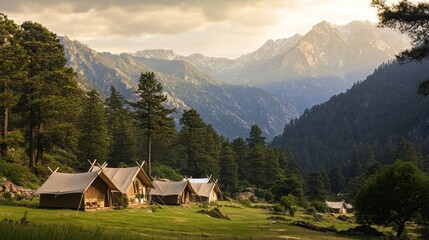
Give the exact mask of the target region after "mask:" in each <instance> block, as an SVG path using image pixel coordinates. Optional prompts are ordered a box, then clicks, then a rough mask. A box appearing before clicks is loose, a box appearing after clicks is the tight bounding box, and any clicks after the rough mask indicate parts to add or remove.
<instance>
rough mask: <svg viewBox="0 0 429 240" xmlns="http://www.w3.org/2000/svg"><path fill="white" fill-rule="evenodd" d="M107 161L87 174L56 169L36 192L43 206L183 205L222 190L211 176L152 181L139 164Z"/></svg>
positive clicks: (205, 199) (204, 199)
mask: <svg viewBox="0 0 429 240" xmlns="http://www.w3.org/2000/svg"><path fill="white" fill-rule="evenodd" d="M106 166H107V164H103V165H101V166H100V165H98V166H95V162H94V163H92V164H91V167H90V169H89V170H88V172H86V173H60V172H57V171H58V169H57V170H55V171H52V174H51V175H50V176H49V178H48V179H47V180H46V181H45V183H43V185H42V186H41V187H40V188H39V189H38V190H37V191H36V193H35V195H39V196H40V200H39V206H40V207H42V208H72V209H80V210H90V209H100V208H106V207H111V206H115V205H123V204H124V202H125V203H127V204H147V203H149V201H150V200H151V201H152V202H155V203H159V204H169V205H180V204H183V203H187V202H191V201H197V202H207V203H212V202H214V201H217V199H218V198H219V195H220V189H219V186H218V184H217V181H215V182H211V181H210V178H200V179H195V178H194V179H193V178H184V179H183V181H170V180H168V179H155V180H154V181H151V180H150V178H149V177H148V176H147V174H146V173H145V171H144V169H143V164H138V166H136V167H127V168H108V167H106Z"/></svg>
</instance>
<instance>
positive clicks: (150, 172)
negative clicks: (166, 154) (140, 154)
mask: <svg viewBox="0 0 429 240" xmlns="http://www.w3.org/2000/svg"><path fill="white" fill-rule="evenodd" d="M151 155H152V136H151V134H150V133H149V134H148V135H147V163H148V164H147V166H148V167H147V171H148V175H149V177H150V176H151V175H152V159H151V157H152V156H151Z"/></svg>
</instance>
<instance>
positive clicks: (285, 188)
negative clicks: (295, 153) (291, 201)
mask: <svg viewBox="0 0 429 240" xmlns="http://www.w3.org/2000/svg"><path fill="white" fill-rule="evenodd" d="M270 191H271V192H272V193H273V194H274V196H275V199H276V201H279V200H280V198H281V197H282V196H287V195H289V194H291V195H293V196H295V197H297V198H298V199H299V200H300V201H304V199H305V197H304V189H303V181H302V179H301V177H300V176H298V175H296V174H287V175H283V174H279V175H278V176H276V179H275V180H274V182H273V184H272V186H271V189H270Z"/></svg>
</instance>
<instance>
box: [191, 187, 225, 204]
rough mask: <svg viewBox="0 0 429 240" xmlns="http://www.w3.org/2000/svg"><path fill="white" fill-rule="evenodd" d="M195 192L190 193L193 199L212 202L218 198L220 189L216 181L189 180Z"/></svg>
mask: <svg viewBox="0 0 429 240" xmlns="http://www.w3.org/2000/svg"><path fill="white" fill-rule="evenodd" d="M190 185H191V187H192V189H193V190H194V192H195V194H192V195H193V197H194V200H195V201H203V202H208V203H212V202H215V201H217V200H218V198H219V194H220V189H219V186H218V185H217V184H216V183H198V182H190Z"/></svg>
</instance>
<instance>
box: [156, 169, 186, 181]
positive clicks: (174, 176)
mask: <svg viewBox="0 0 429 240" xmlns="http://www.w3.org/2000/svg"><path fill="white" fill-rule="evenodd" d="M152 173H153V176H155V177H159V178H167V179H171V180H173V181H182V180H183V176H182V175H180V174H179V173H178V172H177V171H176V170H175V169H173V168H172V167H170V166H167V165H154V167H153V172H152Z"/></svg>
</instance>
